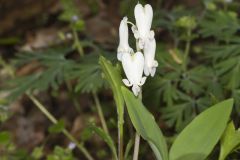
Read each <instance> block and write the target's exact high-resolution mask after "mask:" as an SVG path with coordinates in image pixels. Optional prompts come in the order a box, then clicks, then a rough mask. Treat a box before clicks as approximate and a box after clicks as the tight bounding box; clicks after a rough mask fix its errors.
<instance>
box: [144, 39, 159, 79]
mask: <svg viewBox="0 0 240 160" xmlns="http://www.w3.org/2000/svg"><path fill="white" fill-rule="evenodd" d="M145 43H146V44H145V47H144V58H145V60H144V74H145V75H146V76H149V75H151V76H152V77H153V76H154V75H155V72H156V67H157V66H158V62H157V61H156V60H155V59H154V57H155V52H156V40H155V39H154V38H153V39H152V40H147V41H146V42H145Z"/></svg>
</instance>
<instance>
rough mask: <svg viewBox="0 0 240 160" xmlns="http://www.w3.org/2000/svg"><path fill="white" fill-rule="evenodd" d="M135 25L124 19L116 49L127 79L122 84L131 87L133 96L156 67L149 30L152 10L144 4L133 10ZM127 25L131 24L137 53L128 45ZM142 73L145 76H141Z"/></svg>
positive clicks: (153, 72) (153, 43)
mask: <svg viewBox="0 0 240 160" xmlns="http://www.w3.org/2000/svg"><path fill="white" fill-rule="evenodd" d="M134 16H135V20H136V25H134V24H133V23H131V22H128V18H127V17H124V18H123V19H122V21H121V23H120V26H119V39H120V42H119V46H118V49H117V58H118V60H119V61H121V62H122V66H123V70H124V72H125V75H126V77H127V79H123V83H124V84H125V85H126V86H128V87H131V86H132V91H133V93H134V95H135V96H137V95H138V94H139V92H140V90H141V88H140V87H141V86H142V85H143V84H144V83H145V81H146V78H147V77H146V76H149V75H151V76H152V77H153V76H154V75H155V72H156V67H157V66H158V63H157V61H156V60H155V59H154V58H155V51H156V41H155V38H154V31H152V30H151V25H152V18H153V10H152V7H151V5H149V4H146V5H145V6H144V7H143V6H142V5H141V4H137V5H136V6H135V9H134ZM128 24H131V25H132V27H131V29H132V32H133V34H134V37H135V39H136V48H137V52H136V53H135V52H134V51H133V49H132V48H131V47H130V46H129V44H128ZM143 73H144V75H145V76H143Z"/></svg>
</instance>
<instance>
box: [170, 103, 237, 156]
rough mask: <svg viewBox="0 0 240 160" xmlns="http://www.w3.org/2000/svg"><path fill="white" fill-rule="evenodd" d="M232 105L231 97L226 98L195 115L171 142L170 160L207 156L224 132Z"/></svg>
mask: <svg viewBox="0 0 240 160" xmlns="http://www.w3.org/2000/svg"><path fill="white" fill-rule="evenodd" d="M232 106H233V99H228V100H225V101H223V102H221V103H218V104H216V105H214V106H212V107H210V108H209V109H207V110H205V111H204V112H202V113H201V114H200V115H199V116H197V117H196V118H195V119H194V120H193V121H192V122H191V123H190V124H189V125H188V126H187V127H186V128H185V129H184V130H183V131H182V132H181V133H180V135H179V136H178V137H177V139H176V140H175V142H174V143H173V145H172V147H171V149H170V160H204V159H205V158H207V156H208V155H209V154H210V153H211V151H212V150H213V148H214V146H215V145H216V144H217V142H218V140H219V139H220V137H221V135H222V133H223V132H224V129H225V127H226V125H227V122H228V119H229V116H230V113H231V111H232Z"/></svg>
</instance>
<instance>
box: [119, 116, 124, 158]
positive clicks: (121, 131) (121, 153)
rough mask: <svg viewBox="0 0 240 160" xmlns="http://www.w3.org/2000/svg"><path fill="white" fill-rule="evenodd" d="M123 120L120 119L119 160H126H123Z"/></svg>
mask: <svg viewBox="0 0 240 160" xmlns="http://www.w3.org/2000/svg"><path fill="white" fill-rule="evenodd" d="M123 156H124V154H123V118H120V117H119V120H118V157H119V160H124V158H123Z"/></svg>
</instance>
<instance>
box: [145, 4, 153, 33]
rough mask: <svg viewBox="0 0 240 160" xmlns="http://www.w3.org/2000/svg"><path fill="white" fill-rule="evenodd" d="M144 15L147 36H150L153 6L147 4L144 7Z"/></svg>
mask: <svg viewBox="0 0 240 160" xmlns="http://www.w3.org/2000/svg"><path fill="white" fill-rule="evenodd" d="M144 13H145V32H146V33H145V34H148V32H150V29H151V25H152V19H153V9H152V6H151V5H149V4H146V5H145V6H144Z"/></svg>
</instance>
